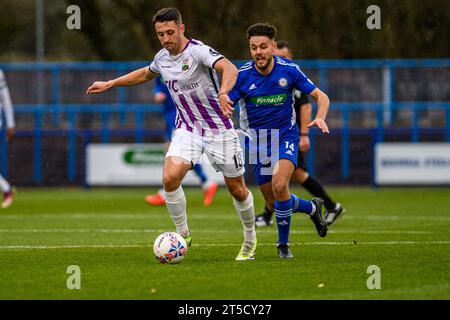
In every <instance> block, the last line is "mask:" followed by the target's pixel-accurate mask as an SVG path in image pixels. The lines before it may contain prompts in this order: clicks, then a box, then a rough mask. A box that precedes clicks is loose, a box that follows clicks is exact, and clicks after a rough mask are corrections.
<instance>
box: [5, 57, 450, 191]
mask: <svg viewBox="0 0 450 320" xmlns="http://www.w3.org/2000/svg"><path fill="white" fill-rule="evenodd" d="M243 63H244V62H243V61H236V64H237V65H238V66H240V65H242V64H243ZM298 63H299V64H300V65H301V66H302V68H306V69H313V70H316V72H317V74H318V76H317V77H316V79H315V81H316V82H317V83H318V85H319V87H320V88H321V89H322V90H323V91H326V92H327V91H328V84H329V83H328V82H329V76H328V72H329V71H330V70H333V69H358V68H364V69H370V68H378V69H380V68H382V72H383V94H382V97H381V98H380V100H381V101H380V102H364V101H361V102H351V103H347V102H333V103H332V110H335V111H339V112H340V117H341V123H342V125H341V127H340V128H336V129H332V134H336V135H340V136H341V173H340V175H341V180H342V181H346V179H347V178H348V177H349V173H350V150H349V145H350V137H351V136H352V135H357V134H370V135H372V137H373V141H374V143H375V142H381V141H383V140H384V138H385V136H386V135H392V134H402V133H408V134H410V135H411V140H412V141H413V142H418V141H419V138H420V134H421V133H424V132H427V133H439V134H442V133H444V134H445V140H446V141H447V142H450V101H448V100H444V101H430V102H427V101H420V102H416V101H411V102H404V101H402V102H399V101H395V100H394V88H395V84H396V83H395V77H394V71H395V70H396V69H397V68H450V60H449V59H439V60H328V61H321V60H318V61H298ZM147 64H148V63H146V62H107V63H98V62H83V63H11V64H0V68H1V69H3V70H4V71H5V72H6V73H8V71H16V72H17V71H20V72H47V73H49V72H50V73H51V81H50V83H51V85H50V87H51V94H50V101H49V103H48V101H47V103H34V104H15V112H16V114H26V115H32V116H33V117H34V124H33V127H30V129H22V130H18V131H17V136H18V137H21V136H22V137H33V138H34V142H33V143H34V146H33V155H34V163H33V164H34V174H33V181H34V182H35V183H37V184H39V183H40V182H41V180H42V165H43V163H42V158H43V154H42V152H43V151H42V140H43V138H45V137H55V136H64V137H67V151H68V160H67V161H68V166H67V177H68V180H69V181H74V180H75V178H76V176H77V171H76V170H77V160H78V159H79V158H78V155H77V138H79V137H81V138H82V139H83V141H84V143H85V144H86V143H88V142H89V141H90V139H91V137H100V139H101V142H102V143H109V141H110V137H111V136H127V137H134V138H135V141H136V142H138V143H139V142H143V141H144V138H145V137H157V136H161V137H162V136H163V135H164V130H162V129H161V130H149V129H146V128H145V127H144V115H145V114H146V113H160V112H162V107H161V106H160V105H157V104H153V103H132V102H129V99H128V98H129V96H128V89H126V88H119V89H118V90H117V95H118V96H117V99H116V100H115V103H102V104H92V103H82V104H80V103H79V104H68V103H63V99H62V89H63V84H62V81H61V73H62V72H67V71H112V72H114V73H115V74H117V76H119V75H122V74H125V73H126V72H128V71H130V70H133V69H137V68H140V67H143V66H145V65H147ZM7 77H8V76H7ZM443 86H444V87H445V86H446V84H443ZM82 89H83V90H85V89H86V88H82ZM444 89H445V88H444ZM83 93H84V91H81V90H80V94H83ZM447 98H448V97H447ZM404 109H408V110H410V111H411V112H412V124H411V127H410V128H392V127H390V126H389V124H390V123H392V119H393V118H392V115H393V114H394V113H395V112H396V111H399V110H404ZM430 109H432V110H436V109H438V110H442V111H443V112H444V114H445V127H442V128H421V127H420V126H419V112H420V111H422V110H430ZM363 110H370V111H372V112H374V113H375V114H376V127H375V128H350V125H349V121H350V114H351V113H353V112H360V111H363ZM79 113H87V114H99V115H100V119H101V128H99V129H83V128H77V125H76V123H77V119H76V118H77V114H79ZM112 113H118V114H119V115H120V116H119V125H120V126H123V125H124V124H125V123H126V122H127V115H130V114H132V115H133V117H134V124H135V125H134V128H133V129H112V128H110V122H111V121H110V118H111V114H112ZM49 114H50V115H51V127H50V128H48V127H46V126H44V121H43V117H44V116H46V115H49ZM63 116H65V119H66V120H65V122H66V127H65V128H61V127H60V126H61V119H62V117H63ZM386 124H387V125H386ZM317 134H318V133H317V132H316V131H312V133H311V144H312V147H311V152H310V153H309V155H308V157H309V159H308V160H309V170H310V172H311V174H314V172H315V167H314V159H315V157H316V155H315V152H314V142H315V138H316V135H317ZM1 135H2V139H1V141H2V142H1V144H0V150H1V157H0V160H1V167H0V170H1V172H2V174H4V175H5V176H7V156H6V155H7V145H6V143H5V142H4V141H5V139H4V135H5V132H4V130H2V133H1Z"/></svg>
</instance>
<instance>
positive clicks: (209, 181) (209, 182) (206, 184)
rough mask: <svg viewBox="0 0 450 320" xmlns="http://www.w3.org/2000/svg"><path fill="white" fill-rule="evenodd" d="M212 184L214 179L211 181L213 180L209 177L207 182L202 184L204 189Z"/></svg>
mask: <svg viewBox="0 0 450 320" xmlns="http://www.w3.org/2000/svg"><path fill="white" fill-rule="evenodd" d="M211 184H213V181H211V180H209V179H208V180H206V182H205V183H203V184H202V189H203V190H206V189H208V188H209V187H210V186H211Z"/></svg>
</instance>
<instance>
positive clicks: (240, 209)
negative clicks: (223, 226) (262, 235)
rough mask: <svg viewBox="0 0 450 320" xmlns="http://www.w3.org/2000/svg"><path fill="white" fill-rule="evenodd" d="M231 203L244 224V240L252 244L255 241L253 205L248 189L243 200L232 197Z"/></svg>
mask: <svg viewBox="0 0 450 320" xmlns="http://www.w3.org/2000/svg"><path fill="white" fill-rule="evenodd" d="M233 204H234V207H235V208H236V211H237V213H238V215H239V217H240V218H241V221H242V225H243V226H244V242H245V243H246V244H248V245H252V244H253V243H254V242H255V237H256V231H255V207H254V206H253V195H252V193H251V191H250V190H249V191H248V197H247V199H246V200H245V201H244V202H239V201H237V200H236V199H234V198H233Z"/></svg>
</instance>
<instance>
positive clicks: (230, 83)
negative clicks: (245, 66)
mask: <svg viewBox="0 0 450 320" xmlns="http://www.w3.org/2000/svg"><path fill="white" fill-rule="evenodd" d="M214 69H215V70H216V71H217V72H219V73H221V74H222V84H221V86H220V90H219V93H218V98H219V102H220V107H221V109H222V112H223V114H224V115H225V116H228V117H231V115H232V114H233V111H234V108H233V102H232V101H231V100H230V97H228V92H230V90H231V89H233V87H234V85H235V84H236V80H237V77H238V74H239V71H238V69H237V68H236V66H235V65H234V64H232V63H231V62H230V60H228V59H226V58H224V59H221V60H219V61H218V62H217V63H216V65H215V66H214Z"/></svg>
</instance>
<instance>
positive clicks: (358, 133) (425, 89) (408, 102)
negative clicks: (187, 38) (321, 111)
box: [0, 0, 450, 186]
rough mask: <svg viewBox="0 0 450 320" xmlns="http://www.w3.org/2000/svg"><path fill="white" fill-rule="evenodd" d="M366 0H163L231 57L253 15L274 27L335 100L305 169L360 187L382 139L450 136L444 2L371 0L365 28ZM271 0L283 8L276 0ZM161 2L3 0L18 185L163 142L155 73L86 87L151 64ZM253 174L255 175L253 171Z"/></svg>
mask: <svg viewBox="0 0 450 320" xmlns="http://www.w3.org/2000/svg"><path fill="white" fill-rule="evenodd" d="M39 2H41V3H42V6H43V14H44V15H43V17H44V20H43V29H42V32H43V35H44V36H43V38H42V39H43V40H44V42H43V45H42V47H36V40H35V39H36V32H34V31H33V30H35V29H34V28H35V26H36V27H37V28H38V29H37V30H39V26H37V25H36V19H35V14H36V9H37V7H36V6H37V5H38V3H39ZM70 4H77V5H79V6H80V8H81V12H82V16H81V23H82V28H81V30H68V29H67V28H66V19H67V17H68V14H66V12H65V9H66V7H67V6H68V5H70ZM371 4H374V3H372V2H371V1H343V2H342V3H341V4H340V5H339V6H335V5H332V3H331V1H314V4H312V2H310V1H277V2H276V3H275V2H274V1H250V2H248V1H247V2H245V4H243V2H240V1H219V2H217V3H216V2H213V1H206V2H205V1H167V3H165V5H174V6H177V7H178V8H180V10H181V11H182V12H183V14H184V22H185V23H186V25H187V31H188V34H190V35H192V36H193V37H198V38H200V39H202V40H203V41H204V42H206V43H208V44H209V45H211V46H213V47H215V48H218V50H220V51H221V52H223V53H224V54H225V55H226V56H228V57H229V58H230V59H232V60H233V61H234V62H235V63H236V64H237V65H240V64H242V63H243V62H244V61H245V60H246V59H249V53H248V50H247V49H246V48H247V45H246V39H245V30H246V27H247V25H248V24H250V23H252V22H256V21H260V20H262V21H269V22H271V23H273V24H275V25H276V26H277V27H278V31H279V38H283V39H287V40H288V41H289V42H290V43H291V46H292V47H293V50H294V53H295V57H296V58H297V59H301V60H300V61H297V62H298V63H299V64H300V66H301V67H302V69H303V70H304V71H305V73H306V74H308V75H309V76H310V77H311V79H312V80H313V81H315V83H317V84H318V85H319V87H320V88H321V89H322V90H324V91H325V92H327V93H328V94H329V96H330V97H331V100H332V108H331V113H330V116H329V118H328V120H329V124H330V127H331V128H332V135H331V137H326V138H325V137H323V136H322V135H320V134H314V133H315V132H314V131H313V134H312V144H313V146H312V151H311V152H310V154H309V160H310V161H309V170H310V172H311V173H312V174H314V175H317V176H318V177H320V179H321V180H323V181H324V182H326V183H333V184H357V185H359V184H364V185H368V184H372V183H373V160H372V159H373V145H374V143H376V142H380V141H414V142H417V141H441V142H442V141H450V106H449V99H450V77H449V75H450V60H449V59H448V49H449V38H448V34H446V33H445V31H444V30H447V31H448V30H449V23H448V19H446V14H445V12H448V11H449V9H450V7H449V3H448V2H446V1H427V2H423V1H400V2H393V1H377V3H376V4H377V5H379V6H381V8H382V12H381V13H382V28H381V30H369V29H368V28H367V27H366V19H367V18H368V16H369V14H367V13H366V8H367V7H368V6H369V5H371ZM35 5H36V6H35ZM275 5H276V7H277V8H278V10H272V9H271V8H273V6H275ZM160 6H161V4H159V3H158V2H155V1H104V0H100V1H65V2H64V1H59V2H50V1H40V0H37V1H36V2H35V3H33V2H32V1H15V2H10V1H2V12H1V13H0V19H1V21H2V23H1V29H2V30H1V32H0V37H1V39H0V68H2V69H4V71H5V74H6V78H7V82H8V85H9V89H10V91H11V95H12V99H13V103H14V105H15V111H16V122H17V138H16V139H15V141H14V144H12V145H11V146H9V147H8V146H7V145H6V144H5V142H4V139H2V144H1V150H2V152H1V155H2V156H1V166H0V169H1V172H2V173H3V174H4V175H5V176H7V177H8V178H9V179H11V181H13V183H14V184H15V185H17V186H33V185H38V186H39V185H44V186H65V185H83V184H84V180H85V176H84V175H85V146H86V145H87V144H88V143H89V142H100V143H113V142H131V143H133V142H162V141H164V121H163V118H162V115H161V110H162V109H161V106H159V105H155V104H153V103H152V90H151V86H152V85H153V84H150V85H142V86H139V87H136V88H129V89H125V88H120V89H114V90H112V91H111V92H108V93H107V94H105V95H102V96H94V97H88V96H85V95H84V92H85V89H86V88H87V87H88V85H89V84H90V83H92V81H94V80H96V79H110V78H113V77H116V76H118V75H121V74H124V73H126V72H128V71H131V70H133V69H135V68H138V67H142V66H145V65H146V64H148V63H149V61H150V59H151V57H152V56H153V55H154V54H155V53H156V52H157V50H159V46H160V45H159V43H158V41H157V39H156V37H155V35H154V32H153V30H152V27H151V17H152V14H153V13H154V12H155V10H156V9H157V8H158V7H160ZM289 8H291V10H288V9H289ZM269 12H270V13H269ZM113 15H114V17H113ZM200 16H202V17H203V16H206V17H211V19H198V17H200ZM242 17H246V18H245V19H242ZM325 22H326V23H325ZM219 26H220V27H219ZM38 33H39V31H38ZM236 48H242V49H240V50H236ZM36 60H38V61H37V62H36ZM91 60H93V61H115V62H104V63H99V62H93V61H91ZM128 61H139V62H128ZM3 134H4V132H3ZM247 178H248V180H249V181H252V176H251V175H250V176H248V177H247Z"/></svg>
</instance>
